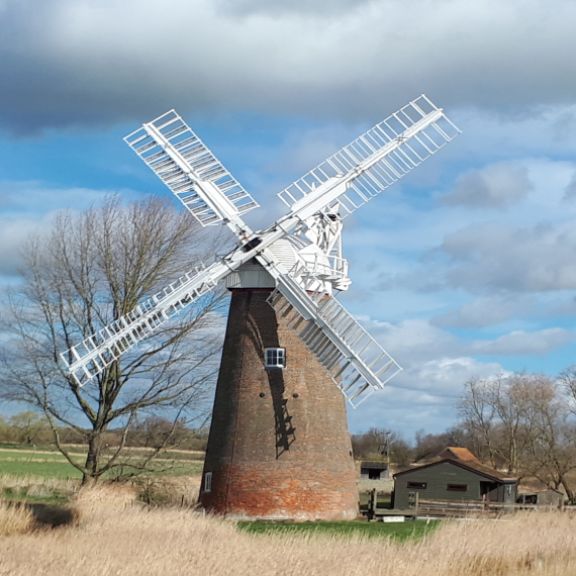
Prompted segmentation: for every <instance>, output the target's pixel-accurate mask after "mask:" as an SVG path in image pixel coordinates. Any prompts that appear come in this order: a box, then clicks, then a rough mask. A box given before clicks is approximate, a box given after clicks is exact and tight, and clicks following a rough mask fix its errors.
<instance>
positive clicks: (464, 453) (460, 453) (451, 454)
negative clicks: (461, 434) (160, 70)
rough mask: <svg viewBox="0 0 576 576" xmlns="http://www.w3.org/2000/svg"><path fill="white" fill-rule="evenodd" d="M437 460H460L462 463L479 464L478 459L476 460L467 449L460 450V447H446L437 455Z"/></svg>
mask: <svg viewBox="0 0 576 576" xmlns="http://www.w3.org/2000/svg"><path fill="white" fill-rule="evenodd" d="M437 458H439V459H444V458H452V459H454V460H462V461H463V462H478V464H480V461H479V460H478V458H476V456H474V454H472V452H470V450H468V448H462V447H461V446H448V447H447V448H444V450H442V452H440V453H439V454H438V455H437Z"/></svg>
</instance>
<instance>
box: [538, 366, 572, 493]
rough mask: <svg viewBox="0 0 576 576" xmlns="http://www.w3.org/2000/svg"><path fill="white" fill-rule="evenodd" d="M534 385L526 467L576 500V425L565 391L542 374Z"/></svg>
mask: <svg viewBox="0 0 576 576" xmlns="http://www.w3.org/2000/svg"><path fill="white" fill-rule="evenodd" d="M535 384H536V386H535V394H534V395H533V396H532V397H531V411H532V418H531V426H530V435H529V440H530V458H529V460H528V462H527V468H528V470H529V471H530V473H531V475H533V476H535V477H536V478H538V479H539V480H541V481H542V482H544V484H546V485H547V486H549V487H551V488H554V489H555V490H558V489H559V488H563V489H564V491H565V492H566V496H567V497H568V499H569V500H570V502H574V500H575V492H574V487H573V486H572V482H571V479H570V473H571V472H572V471H573V470H575V469H576V425H575V423H574V419H573V417H572V414H571V411H570V409H569V407H568V403H567V402H566V396H565V395H564V393H563V392H564V390H561V389H560V390H559V389H558V384H557V383H556V382H554V381H552V380H551V379H549V378H546V377H543V376H541V377H539V378H538V382H536V383H535Z"/></svg>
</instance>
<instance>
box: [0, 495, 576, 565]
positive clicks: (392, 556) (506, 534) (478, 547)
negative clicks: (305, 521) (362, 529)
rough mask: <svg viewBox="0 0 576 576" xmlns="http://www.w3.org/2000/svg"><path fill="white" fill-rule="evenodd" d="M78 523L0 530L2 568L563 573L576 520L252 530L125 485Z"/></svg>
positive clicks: (82, 504)
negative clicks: (394, 532)
mask: <svg viewBox="0 0 576 576" xmlns="http://www.w3.org/2000/svg"><path fill="white" fill-rule="evenodd" d="M76 508H77V514H78V522H77V523H75V525H73V526H69V527H66V528H59V529H56V530H49V531H47V530H45V531H40V532H32V533H30V534H25V535H18V536H10V537H0V575H2V576H9V575H10V576H11V575H15V576H19V575H22V576H24V575H26V576H28V575H30V574H35V575H43V576H44V575H45V576H56V575H58V576H60V575H62V574H79V573H81V574H83V575H84V576H95V575H109V574H110V575H112V574H114V575H121V576H132V575H133V576H136V575H138V576H147V575H157V574H170V576H179V575H196V574H198V575H210V576H224V575H239V576H244V575H246V576H247V575H250V576H296V575H298V576H316V575H318V576H319V575H329V576H340V575H342V576H344V575H346V576H356V575H357V576H360V575H362V576H365V575H366V574H370V575H371V576H380V575H381V576H422V574H425V575H426V576H463V575H466V576H520V575H530V576H566V575H571V574H576V519H575V518H574V517H573V515H572V514H569V513H560V512H556V513H525V514H516V515H513V516H510V517H505V518H502V519H498V520H460V521H457V520H454V521H451V522H448V521H446V522H444V523H443V525H442V526H441V527H440V528H439V529H438V530H436V531H434V532H432V533H431V534H430V535H428V536H426V537H424V538H422V539H420V540H409V541H405V542H397V541H394V540H391V539H387V538H382V539H374V538H371V539H368V538H363V537H361V536H338V535H326V534H306V535H295V534H275V535H252V534H247V533H244V532H241V531H239V530H238V529H237V527H236V526H235V524H234V523H233V522H232V521H228V520H223V519H219V518H213V517H208V516H203V515H202V514H199V513H197V512H193V511H191V510H187V509H182V508H181V509H178V508H167V509H166V508H150V507H147V506H145V505H143V504H142V503H141V502H138V501H137V500H136V497H135V495H134V492H133V491H131V490H129V489H127V488H115V489H110V488H98V489H92V490H88V491H82V492H81V493H80V494H79V496H78V498H77V501H76Z"/></svg>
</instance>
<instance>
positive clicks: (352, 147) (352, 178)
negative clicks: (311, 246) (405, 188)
mask: <svg viewBox="0 0 576 576" xmlns="http://www.w3.org/2000/svg"><path fill="white" fill-rule="evenodd" d="M459 133H460V131H459V129H458V128H457V127H456V126H455V125H454V124H453V123H452V122H451V121H450V120H449V118H447V117H446V115H445V114H444V112H443V110H442V109H440V108H438V107H437V106H436V105H435V104H433V103H432V102H431V101H430V100H429V99H428V98H427V97H426V96H424V95H422V96H420V97H419V98H416V100H413V101H412V102H410V103H409V104H407V105H406V106H404V107H403V108H401V109H400V110H398V111H397V112H395V113H394V114H391V115H390V116H388V118H386V119H385V120H383V121H382V122H380V123H378V124H376V125H375V126H373V127H372V128H370V129H369V130H368V131H366V132H365V133H364V134H362V135H361V136H359V137H358V138H356V140H354V141H353V142H351V143H350V144H348V145H347V146H344V148H342V149H341V150H339V151H338V152H336V153H335V154H333V155H332V156H330V157H329V158H327V159H326V160H324V162H322V163H321V164H319V165H318V166H316V168H313V169H312V170H310V172H308V173H307V174H305V175H304V176H302V177H301V178H300V179H298V180H296V181H295V182H294V183H292V184H291V185H290V186H288V187H287V188H285V189H284V190H282V191H281V192H279V194H278V196H279V198H280V199H281V200H282V201H283V202H284V203H285V204H286V205H287V206H289V207H290V208H291V209H292V213H293V214H298V215H299V216H300V217H301V218H308V217H310V216H311V215H312V214H315V213H316V212H318V211H320V210H326V209H329V208H331V207H333V206H334V205H335V204H336V203H338V206H339V209H340V213H341V214H342V216H346V215H348V214H351V213H352V212H354V211H355V210H356V209H357V208H359V207H360V206H362V205H363V204H365V203H366V202H368V201H369V200H371V199H372V198H374V197H375V196H377V195H378V194H379V193H380V192H382V191H383V190H386V189H387V188H388V187H389V186H391V185H392V184H394V182H396V181H398V180H400V178H403V177H404V176H405V175H406V174H408V173H409V172H410V171H412V170H413V169H414V168H416V167H417V166H418V165H419V164H421V163H422V162H423V161H424V160H426V159H427V158H429V157H430V156H432V155H433V154H435V153H436V152H438V151H439V150H440V149H441V148H443V147H444V146H445V145H446V144H447V143H448V142H450V141H451V140H453V139H454V138H455V137H456V136H457V135H458V134H459Z"/></svg>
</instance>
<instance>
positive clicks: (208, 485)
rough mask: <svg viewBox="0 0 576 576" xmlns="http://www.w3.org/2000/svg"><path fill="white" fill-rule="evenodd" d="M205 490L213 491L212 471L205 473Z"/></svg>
mask: <svg viewBox="0 0 576 576" xmlns="http://www.w3.org/2000/svg"><path fill="white" fill-rule="evenodd" d="M204 492H212V472H206V474H204Z"/></svg>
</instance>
